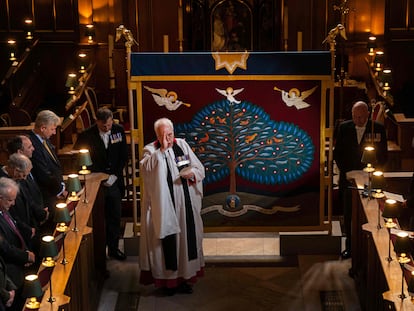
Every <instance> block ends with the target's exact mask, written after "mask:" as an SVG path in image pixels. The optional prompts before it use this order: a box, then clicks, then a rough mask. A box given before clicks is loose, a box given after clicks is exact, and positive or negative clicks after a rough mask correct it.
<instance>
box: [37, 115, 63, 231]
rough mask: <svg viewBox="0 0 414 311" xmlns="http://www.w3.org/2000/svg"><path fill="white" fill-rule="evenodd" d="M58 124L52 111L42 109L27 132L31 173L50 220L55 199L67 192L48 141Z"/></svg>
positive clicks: (58, 120)
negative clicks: (31, 149) (29, 141)
mask: <svg viewBox="0 0 414 311" xmlns="http://www.w3.org/2000/svg"><path fill="white" fill-rule="evenodd" d="M59 124H60V118H59V117H58V116H57V115H56V114H55V113H54V112H52V111H50V110H42V111H40V112H39V113H38V114H37V116H36V120H35V124H34V128H33V131H32V132H30V134H29V138H30V140H31V142H32V144H33V147H34V151H33V155H32V163H33V169H32V174H33V176H34V178H35V179H36V181H37V183H38V185H39V187H40V191H41V192H42V196H43V200H44V204H45V206H46V207H48V210H49V213H50V217H49V219H51V220H53V215H54V209H55V206H56V202H57V200H58V199H63V198H64V197H65V196H66V194H67V191H66V190H65V183H64V182H63V177H62V167H61V165H60V162H59V159H58V156H57V154H56V152H55V147H54V146H53V145H52V143H51V142H50V141H49V139H50V137H51V136H52V135H55V134H56V128H57V126H58V125H59ZM52 225H53V224H51V226H52Z"/></svg>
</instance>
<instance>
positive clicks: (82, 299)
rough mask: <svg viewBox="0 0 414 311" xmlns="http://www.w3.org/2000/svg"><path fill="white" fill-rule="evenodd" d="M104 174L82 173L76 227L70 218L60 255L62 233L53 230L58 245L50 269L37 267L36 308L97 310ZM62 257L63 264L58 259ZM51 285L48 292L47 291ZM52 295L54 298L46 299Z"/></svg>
mask: <svg viewBox="0 0 414 311" xmlns="http://www.w3.org/2000/svg"><path fill="white" fill-rule="evenodd" d="M107 177H108V176H107V175H106V174H103V173H92V174H91V175H87V176H86V189H87V191H86V195H87V201H88V203H85V202H84V200H83V199H84V198H85V194H84V193H85V191H84V192H83V194H82V195H81V197H80V201H78V202H77V204H71V205H68V206H72V212H73V207H75V206H76V227H77V228H78V229H79V231H77V232H76V231H73V230H72V229H73V228H74V219H73V217H74V216H72V221H71V223H70V225H69V228H68V231H67V232H66V236H65V237H64V243H65V253H64V254H63V249H62V247H61V246H62V242H63V240H62V239H63V235H62V234H61V233H60V234H58V233H55V236H56V238H55V239H56V244H57V245H58V246H59V247H60V251H59V254H58V256H57V258H56V265H55V266H54V267H53V268H44V267H43V266H41V267H40V268H39V271H38V276H39V280H40V282H41V285H42V288H43V290H44V294H43V296H42V297H41V304H40V309H39V310H45V311H54V310H56V311H57V310H69V311H70V310H74V311H76V310H88V311H93V310H97V308H98V304H99V299H100V294H101V290H102V286H103V281H104V276H105V271H106V250H105V233H104V232H105V230H104V228H105V227H104V226H105V225H104V217H102V215H103V214H104V211H103V207H104V204H103V193H102V190H101V181H102V180H105V179H106V178H107ZM63 257H65V258H66V259H67V261H68V263H67V264H62V263H60V261H61V260H62V258H63ZM50 283H51V284H52V291H51V290H50ZM50 297H53V298H54V299H55V301H53V302H49V301H48V300H49V298H50Z"/></svg>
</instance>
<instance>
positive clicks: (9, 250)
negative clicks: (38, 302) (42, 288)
mask: <svg viewBox="0 0 414 311" xmlns="http://www.w3.org/2000/svg"><path fill="white" fill-rule="evenodd" d="M18 192H19V186H18V185H17V183H16V182H15V181H14V180H12V179H10V178H7V177H0V256H1V257H3V259H4V261H5V263H6V267H7V272H8V275H9V277H10V279H11V280H12V281H13V283H14V284H15V285H16V287H17V290H16V295H15V300H14V304H13V306H12V308H13V310H22V308H23V304H24V299H23V298H22V297H21V293H22V289H23V281H24V276H25V274H26V272H28V271H30V269H31V266H32V265H33V263H34V262H35V260H36V257H35V254H34V253H33V251H32V250H31V249H30V247H29V246H28V245H29V243H30V242H29V240H30V235H31V231H27V230H25V229H24V227H21V226H20V223H19V222H18V221H16V220H15V219H14V218H13V217H12V216H11V215H10V208H12V207H13V205H14V203H15V200H16V196H17V194H18Z"/></svg>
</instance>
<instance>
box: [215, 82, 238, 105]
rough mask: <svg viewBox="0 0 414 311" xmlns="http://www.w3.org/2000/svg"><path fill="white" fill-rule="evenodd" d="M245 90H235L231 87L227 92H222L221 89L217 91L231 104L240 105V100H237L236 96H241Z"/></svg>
mask: <svg viewBox="0 0 414 311" xmlns="http://www.w3.org/2000/svg"><path fill="white" fill-rule="evenodd" d="M243 90H244V88H241V89H237V90H233V88H232V87H230V86H229V87H228V88H227V89H225V90H220V89H218V88H216V91H217V92H219V93H220V94H221V95H223V96H225V97H226V98H227V100H228V101H229V102H230V104H232V103H236V104H240V100H236V99H235V98H234V96H236V95H237V94H239V93H240V92H242V91H243Z"/></svg>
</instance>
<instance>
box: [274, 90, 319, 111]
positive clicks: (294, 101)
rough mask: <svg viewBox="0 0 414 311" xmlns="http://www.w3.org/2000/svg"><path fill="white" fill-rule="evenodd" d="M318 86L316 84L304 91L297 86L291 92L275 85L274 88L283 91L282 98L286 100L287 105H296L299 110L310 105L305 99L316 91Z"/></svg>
mask: <svg viewBox="0 0 414 311" xmlns="http://www.w3.org/2000/svg"><path fill="white" fill-rule="evenodd" d="M317 87H318V86H314V87H313V88H311V89H310V90H307V91H303V92H302V93H301V92H300V91H299V90H298V89H297V88H292V89H290V90H289V92H286V91H284V90H281V89H279V88H278V87H277V86H275V87H274V88H273V89H274V90H275V91H279V92H281V93H282V100H283V101H284V102H285V104H286V106H288V107H292V106H294V107H295V108H296V109H297V110H299V109H303V108H307V107H309V106H310V105H309V104H308V103H307V102H305V101H304V100H305V99H306V98H307V97H308V96H310V95H311V94H312V93H313V92H315V90H316V88H317Z"/></svg>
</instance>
